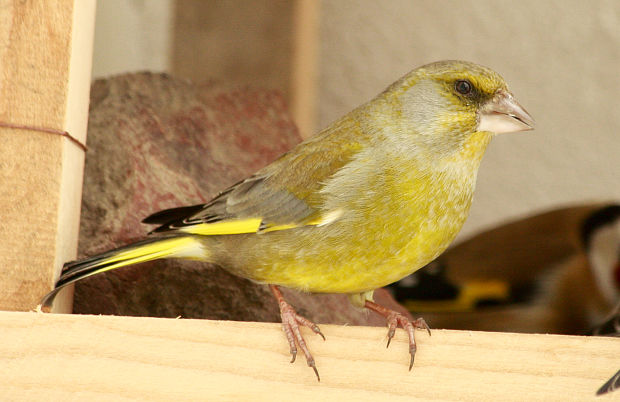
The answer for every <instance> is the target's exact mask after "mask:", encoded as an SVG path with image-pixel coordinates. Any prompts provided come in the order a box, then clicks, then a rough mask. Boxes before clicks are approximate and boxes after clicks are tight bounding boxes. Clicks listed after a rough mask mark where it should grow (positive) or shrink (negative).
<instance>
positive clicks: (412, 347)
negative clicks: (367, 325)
mask: <svg viewBox="0 0 620 402" xmlns="http://www.w3.org/2000/svg"><path fill="white" fill-rule="evenodd" d="M365 306H366V308H368V309H370V310H372V311H374V312H376V313H379V314H381V315H382V316H384V317H385V320H386V324H387V326H388V334H387V338H388V340H387V345H386V348H387V347H389V346H390V342H391V341H392V338H394V334H395V333H396V328H398V327H399V326H400V327H401V328H402V329H404V330H405V331H406V332H407V335H408V336H409V354H410V355H411V359H410V360H409V370H411V369H412V368H413V361H414V359H415V353H416V350H417V347H416V343H415V330H416V329H422V330H426V331H427V332H428V334H429V335H430V334H431V329H430V327H429V326H428V324H427V323H426V321H424V318H418V319H416V320H413V321H411V320H409V318H407V317H405V316H404V315H403V314H401V313H399V312H397V311H394V310H390V309H388V308H386V307H383V306H381V305H379V304H376V303H374V302H371V301H366V304H365Z"/></svg>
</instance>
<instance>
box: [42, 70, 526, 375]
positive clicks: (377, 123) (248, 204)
mask: <svg viewBox="0 0 620 402" xmlns="http://www.w3.org/2000/svg"><path fill="white" fill-rule="evenodd" d="M532 128H533V120H532V118H531V117H530V115H529V114H528V113H527V112H526V111H525V109H524V108H523V107H521V106H520V105H519V103H518V102H517V101H516V100H515V99H514V97H513V95H512V93H511V92H510V91H509V90H508V87H507V85H506V82H505V81H504V80H503V79H502V78H501V77H500V76H499V75H498V74H497V73H495V72H494V71H492V70H490V69H488V68H486V67H482V66H480V65H477V64H473V63H469V62H463V61H441V62H436V63H432V64H428V65H425V66H422V67H419V68H417V69H415V70H413V71H411V72H409V73H408V74H406V75H405V76H404V77H402V78H401V79H399V80H398V81H396V82H395V83H393V84H392V85H390V86H389V87H388V88H387V89H386V90H385V91H383V92H382V93H381V94H379V95H378V96H377V97H376V98H374V99H373V100H371V101H370V102H368V103H366V104H363V105H361V106H359V107H358V108H356V109H355V110H353V111H351V112H350V113H348V114H347V115H345V116H344V117H342V118H341V119H339V120H337V121H336V122H334V123H333V124H331V125H330V126H328V127H327V128H325V129H324V130H322V131H321V132H320V133H318V134H317V135H316V136H314V137H312V138H310V139H309V140H307V141H305V142H303V143H301V144H299V145H298V146H296V147H295V148H293V149H292V150H290V151H289V152H287V153H285V154H283V155H282V156H280V157H279V158H278V159H276V160H275V161H274V162H273V163H271V164H270V165H268V166H266V167H264V168H263V169H261V170H259V171H258V172H256V173H255V174H253V175H252V176H250V177H248V178H247V179H245V180H242V181H240V182H238V183H237V184H235V185H233V186H232V187H230V188H228V189H227V190H224V191H223V192H221V193H220V194H219V195H217V196H216V197H215V198H214V199H213V200H211V201H210V202H209V203H207V204H202V205H193V206H186V207H180V208H173V209H168V210H164V211H161V212H157V213H155V214H153V215H151V216H149V217H147V218H146V219H144V223H148V224H157V225H159V226H158V227H157V228H156V229H155V230H153V231H152V232H151V234H152V235H151V236H149V237H147V238H146V239H145V240H143V241H139V242H137V243H133V244H129V245H127V246H124V247H120V248H117V249H114V250H111V251H108V252H105V253H103V254H100V255H96V256H94V257H91V258H87V259H84V260H80V261H73V262H69V263H67V264H65V266H64V268H63V270H62V273H61V276H60V278H59V279H58V281H57V282H56V286H55V289H54V290H53V291H52V292H50V293H49V294H48V295H46V296H45V297H44V298H43V300H42V305H43V306H45V307H49V305H50V304H51V303H52V301H53V298H54V295H55V294H56V292H58V290H59V289H61V288H63V287H65V286H67V285H68V284H70V283H73V282H75V281H78V280H80V279H83V278H86V277H89V276H91V275H95V274H99V273H102V272H105V271H109V270H113V269H116V268H121V267H124V266H127V265H130V264H137V263H140V262H144V261H149V260H154V259H159V258H185V259H194V260H202V261H207V262H210V263H215V264H217V265H219V266H221V267H222V268H224V269H226V270H228V271H230V272H231V273H233V274H236V275H238V276H241V277H244V278H247V279H250V280H252V281H256V282H259V283H264V284H268V285H269V287H270V289H271V291H272V292H273V294H274V296H275V297H276V299H277V301H278V304H279V307H280V313H281V318H282V326H283V329H284V333H285V335H286V338H287V340H288V343H289V346H290V352H291V355H292V360H291V362H292V361H294V360H295V356H296V354H297V348H298V346H299V348H300V349H301V351H302V352H303V353H304V355H305V357H306V362H307V364H308V366H310V367H312V368H313V370H314V372H315V374H316V376H317V379H319V380H320V378H319V374H318V371H317V368H316V364H315V361H314V358H313V356H312V355H311V353H310V351H309V348H308V347H307V345H306V342H305V340H304V338H303V336H302V334H301V332H300V326H306V327H309V328H310V329H311V330H312V331H313V332H315V333H316V334H319V335H321V336H323V334H322V333H321V331H320V330H319V328H318V326H317V325H316V324H315V323H313V322H311V321H309V320H308V319H306V318H304V317H302V316H300V315H298V314H297V313H296V312H295V310H294V308H293V307H292V306H291V305H290V304H288V303H287V302H286V301H285V300H284V298H283V297H282V294H281V292H280V290H279V288H278V287H279V286H285V287H289V288H293V289H298V290H301V291H304V292H326V293H345V294H349V295H350V299H351V301H352V302H353V303H354V304H355V305H357V306H360V307H363V308H366V309H369V310H371V311H375V312H376V313H379V314H381V315H383V316H384V317H385V318H386V321H387V325H388V327H389V331H388V345H389V342H390V340H391V339H392V337H393V335H394V332H395V329H396V328H397V327H402V328H403V329H404V330H406V332H407V333H408V337H409V350H410V364H409V369H411V367H412V365H413V361H414V356H415V351H416V344H415V338H414V329H416V328H420V329H427V330H428V326H427V325H426V323H425V322H424V320H423V319H417V320H413V321H411V320H409V319H408V318H406V317H405V316H404V315H401V314H399V313H397V312H395V311H392V310H390V309H387V308H386V307H383V306H381V305H379V304H377V303H375V302H374V301H373V298H372V295H373V291H374V290H375V289H377V288H379V287H382V286H385V285H387V284H389V283H392V282H394V281H397V280H399V279H401V278H403V277H404V276H406V275H409V274H411V273H412V272H413V271H415V270H417V269H419V268H421V267H423V266H424V265H426V264H427V263H428V262H430V261H432V260H433V259H434V258H435V257H437V256H438V255H439V254H440V253H441V252H442V251H444V250H445V249H446V247H447V246H448V245H449V244H450V242H451V241H452V240H453V239H454V237H455V236H456V234H457V233H458V232H459V230H460V228H461V226H462V225H463V223H464V222H465V219H466V217H467V215H468V211H469V207H470V205H471V202H472V196H473V192H474V186H475V182H476V174H477V171H478V167H479V165H480V161H481V158H482V155H483V154H484V151H485V149H486V147H487V145H488V144H489V141H490V140H491V138H492V137H493V135H494V134H497V133H504V132H516V131H524V130H531V129H532ZM323 338H324V337H323Z"/></svg>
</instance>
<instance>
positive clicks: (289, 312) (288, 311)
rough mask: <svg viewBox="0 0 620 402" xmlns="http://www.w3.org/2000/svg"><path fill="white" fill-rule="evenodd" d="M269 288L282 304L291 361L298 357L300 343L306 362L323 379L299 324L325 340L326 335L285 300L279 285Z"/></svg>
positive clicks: (319, 378) (284, 328) (284, 327)
mask: <svg viewBox="0 0 620 402" xmlns="http://www.w3.org/2000/svg"><path fill="white" fill-rule="evenodd" d="M269 288H270V289H271V292H272V293H273V295H274V296H275V298H276V300H277V301H278V304H279V306H280V317H281V318H282V329H283V330H284V334H285V335H286V339H287V340H288V344H289V346H290V348H291V356H292V359H291V363H293V362H294V361H295V358H296V357H297V345H299V348H300V349H301V351H302V352H304V355H305V356H306V362H307V363H308V366H309V367H312V369H313V370H314V374H316V378H317V380H319V381H321V377H319V371H318V370H317V369H316V364H315V363H314V357H312V354H311V353H310V350H309V349H308V346H307V345H306V341H305V340H304V337H303V335H302V334H301V331H300V330H299V326H300V325H303V326H304V327H308V328H310V329H311V330H312V332H314V333H315V334H318V335H321V337H322V338H323V340H325V336H324V335H323V333H322V332H321V330H320V329H319V327H318V326H317V325H316V324H315V323H313V322H312V321H310V320H308V319H307V318H305V317H302V316H300V315H299V314H297V312H296V311H295V309H294V308H293V306H291V305H290V304H288V303H287V302H286V300H284V297H283V296H282V292H280V289H278V287H277V286H275V285H269Z"/></svg>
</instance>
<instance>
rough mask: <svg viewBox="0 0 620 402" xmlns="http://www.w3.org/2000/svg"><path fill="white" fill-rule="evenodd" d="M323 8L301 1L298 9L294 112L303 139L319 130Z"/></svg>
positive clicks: (315, 1)
mask: <svg viewBox="0 0 620 402" xmlns="http://www.w3.org/2000/svg"><path fill="white" fill-rule="evenodd" d="M319 7H320V2H319V1H317V0H297V1H296V2H295V12H294V16H293V17H294V27H293V36H294V40H295V42H294V46H293V62H292V63H293V67H292V73H291V114H292V115H293V119H294V120H295V123H297V126H298V127H299V132H300V134H301V136H302V137H303V138H308V137H311V136H312V135H314V134H315V130H316V127H315V126H316V118H317V116H316V105H317V102H318V100H317V98H316V96H317V91H318V88H317V85H318V84H317V80H318V52H319Z"/></svg>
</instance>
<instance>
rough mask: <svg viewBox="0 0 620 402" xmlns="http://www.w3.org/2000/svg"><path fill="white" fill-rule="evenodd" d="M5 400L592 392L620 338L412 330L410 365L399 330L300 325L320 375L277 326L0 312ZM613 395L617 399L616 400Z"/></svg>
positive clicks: (567, 396)
mask: <svg viewBox="0 0 620 402" xmlns="http://www.w3.org/2000/svg"><path fill="white" fill-rule="evenodd" d="M0 328H2V342H0V378H2V381H0V394H1V395H3V398H4V399H8V400H26V399H27V400H69V399H71V400H76V399H80V400H93V399H94V400H291V399H300V400H358V401H366V400H368V401H370V400H373V401H376V400H387V399H388V398H389V400H403V401H404V400H408V401H410V400H457V399H458V400H465V401H483V400H492V401H499V400H501V401H523V400H527V401H532V400H540V401H543V400H544V401H568V400H580V401H584V400H598V401H604V400H612V399H613V398H614V397H615V398H617V397H618V394H615V395H613V394H612V395H607V396H604V397H599V398H595V396H594V395H595V391H596V390H597V389H598V387H599V386H600V385H602V384H603V383H604V382H605V381H606V380H607V378H609V377H610V376H611V375H612V374H613V373H615V372H616V371H617V369H618V368H620V339H618V338H601V337H574V336H560V335H524V334H509V333H491V332H468V331H449V330H434V331H433V334H432V336H431V337H429V336H428V335H426V334H425V333H424V332H422V331H418V332H417V338H418V343H419V349H418V354H417V358H416V363H415V367H414V369H413V370H412V371H411V372H409V371H407V365H408V354H407V342H406V337H405V334H404V332H403V331H401V330H399V331H397V334H396V337H395V339H394V341H393V342H392V344H391V345H390V347H389V349H386V348H385V336H386V330H385V328H376V327H350V326H349V327H347V326H333V325H323V326H321V329H322V330H323V332H324V333H325V336H326V338H327V341H325V342H324V341H322V340H321V339H320V338H319V337H317V336H314V335H311V334H310V333H309V331H307V330H305V329H304V330H303V331H304V333H305V334H306V337H307V338H306V339H307V340H308V342H309V346H310V349H311V350H312V352H313V353H314V356H315V358H316V361H317V366H318V369H319V372H320V374H321V382H320V383H319V382H317V381H316V378H315V377H314V373H313V372H312V370H311V369H310V368H308V367H307V366H306V365H305V362H304V359H303V357H302V356H300V357H299V358H298V361H297V362H295V363H294V364H289V359H290V358H289V355H288V346H287V343H286V340H285V339H284V335H283V334H282V333H281V329H280V325H279V324H269V323H242V322H227V321H207V320H185V319H178V320H174V319H160V318H133V317H132V318H130V317H112V316H79V315H59V314H42V313H18V312H0ZM616 400H617V399H616Z"/></svg>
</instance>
